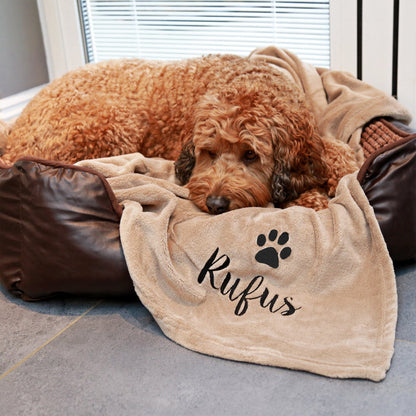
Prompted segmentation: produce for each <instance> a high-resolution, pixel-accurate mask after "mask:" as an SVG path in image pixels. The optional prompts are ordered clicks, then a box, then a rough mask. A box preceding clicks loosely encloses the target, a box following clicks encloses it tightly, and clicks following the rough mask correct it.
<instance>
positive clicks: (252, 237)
mask: <svg viewBox="0 0 416 416" xmlns="http://www.w3.org/2000/svg"><path fill="white" fill-rule="evenodd" d="M268 52H269V53H270V54H274V56H272V55H270V60H271V61H273V63H275V64H278V65H279V66H282V67H284V68H286V70H288V71H289V72H290V73H292V74H293V76H294V77H295V78H296V79H297V80H298V82H299V83H300V85H302V86H303V87H304V89H305V91H306V93H307V95H308V97H309V99H310V102H311V105H312V107H313V109H314V111H315V113H316V115H317V117H318V118H319V120H320V127H321V129H322V132H323V133H324V134H326V135H328V136H332V137H334V139H335V138H339V139H341V140H344V141H346V142H350V143H351V142H352V145H353V146H355V147H357V146H358V144H357V143H358V141H357V140H358V139H357V137H355V136H356V135H357V132H359V131H360V129H361V128H362V126H363V124H364V123H365V122H366V121H368V120H370V119H371V118H373V117H375V116H381V115H392V116H395V117H396V118H398V119H401V120H404V121H408V119H409V116H408V113H407V112H406V111H405V110H404V109H403V108H402V107H400V106H399V105H398V104H397V102H396V101H394V100H392V99H390V98H389V97H386V96H385V95H384V94H382V93H380V92H379V91H377V90H374V89H372V88H371V87H369V86H366V85H365V84H363V83H360V82H359V81H356V80H355V79H353V78H352V77H350V76H349V75H347V74H344V73H339V72H336V73H334V72H332V71H317V70H315V69H314V68H313V67H310V66H307V65H305V64H303V63H301V62H300V61H298V60H297V59H296V57H293V56H291V55H290V54H289V53H288V52H285V51H281V50H277V49H275V48H271V49H269V50H268ZM264 53H265V52H264V51H262V53H261V55H263V56H264ZM255 55H256V54H254V55H252V57H253V56H255ZM257 55H260V54H259V52H257ZM282 57H283V58H284V59H283V58H282ZM253 59H254V57H253ZM262 59H263V58H262ZM326 97H328V100H326ZM370 102H371V103H374V105H373V106H372V105H369V103H370ZM337 103H338V104H337ZM364 113H365V114H364ZM354 143H355V144H354ZM357 154H358V155H359V154H360V152H359V148H358V147H357ZM80 164H81V165H83V166H88V167H91V168H93V169H95V170H96V171H99V172H101V173H103V174H104V175H105V176H106V177H107V178H108V181H109V183H110V185H111V187H112V189H113V190H114V192H115V195H116V197H117V199H118V200H119V202H120V203H121V204H122V205H123V206H124V211H123V215H122V218H121V225H120V235H121V240H122V246H123V250H124V255H125V258H126V262H127V265H128V268H129V271H130V274H131V277H132V279H133V282H134V285H135V288H136V291H137V293H138V295H139V297H140V299H141V301H142V302H143V304H144V305H145V306H146V308H148V310H149V311H150V312H151V313H152V315H153V316H154V318H155V319H156V321H157V323H158V324H159V325H160V327H161V329H162V330H163V332H164V333H165V334H166V335H167V336H168V337H169V338H171V339H172V340H174V341H176V342H177V343H179V344H181V345H183V346H185V347H187V348H190V349H192V350H195V351H199V352H202V353H206V354H210V355H214V356H219V357H224V358H229V359H233V360H242V361H248V362H253V363H259V364H266V365H272V366H281V367H287V368H292V369H299V370H306V371H311V372H315V373H319V374H323V375H326V376H331V377H343V378H345V377H360V378H368V379H371V380H381V379H383V378H384V377H385V374H386V371H387V369H388V368H389V366H390V360H391V357H392V354H393V345H394V335H395V325H396V317H397V298H396V286H395V276H394V271H393V267H392V262H391V260H390V258H389V255H388V252H387V249H386V245H385V243H384V240H383V237H382V235H381V232H380V229H379V226H378V224H377V221H376V219H375V216H374V212H373V210H372V208H371V207H370V205H369V203H368V201H367V198H366V197H365V195H364V193H363V191H362V189H361V187H360V185H359V183H358V182H357V179H356V174H352V175H349V176H346V177H345V178H343V180H342V181H341V183H340V185H339V187H338V191H337V195H336V197H335V198H334V199H333V200H332V201H331V203H330V206H329V208H328V209H326V210H323V211H320V212H315V211H313V210H310V209H306V208H301V207H293V208H289V209H285V210H281V209H274V208H246V209H241V210H237V211H232V212H229V213H226V214H222V215H219V216H210V215H208V214H204V213H201V212H200V211H198V210H197V209H196V208H195V207H194V206H193V205H192V203H190V202H189V201H188V200H187V199H186V198H187V190H186V189H185V188H183V187H180V186H178V185H176V184H175V179H174V172H173V164H172V162H168V161H164V160H158V159H146V158H144V157H143V156H141V155H140V154H132V155H126V156H119V157H114V158H108V159H100V160H93V161H84V162H81V163H80ZM138 347H139V346H138Z"/></svg>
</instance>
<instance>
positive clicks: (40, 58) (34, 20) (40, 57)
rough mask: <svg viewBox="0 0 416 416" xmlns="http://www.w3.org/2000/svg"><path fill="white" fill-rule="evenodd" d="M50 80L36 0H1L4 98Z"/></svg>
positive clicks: (0, 56)
mask: <svg viewBox="0 0 416 416" xmlns="http://www.w3.org/2000/svg"><path fill="white" fill-rule="evenodd" d="M48 80H49V77H48V69H47V65H46V58H45V50H44V47H43V41H42V32H41V27H40V23H39V14H38V8H37V3H36V0H0V98H4V97H7V96H10V95H12V94H15V93H19V92H21V91H23V90H27V89H29V88H33V87H36V86H38V85H41V84H45V83H47V82H48Z"/></svg>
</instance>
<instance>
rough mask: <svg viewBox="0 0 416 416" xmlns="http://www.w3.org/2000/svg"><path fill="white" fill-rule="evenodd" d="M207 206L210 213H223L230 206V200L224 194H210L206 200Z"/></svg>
mask: <svg viewBox="0 0 416 416" xmlns="http://www.w3.org/2000/svg"><path fill="white" fill-rule="evenodd" d="M205 203H206V206H207V208H208V211H209V212H210V214H214V215H217V214H222V213H223V212H227V211H228V209H229V208H230V200H229V199H228V198H225V197H224V196H217V195H210V196H208V198H207V200H206V202H205Z"/></svg>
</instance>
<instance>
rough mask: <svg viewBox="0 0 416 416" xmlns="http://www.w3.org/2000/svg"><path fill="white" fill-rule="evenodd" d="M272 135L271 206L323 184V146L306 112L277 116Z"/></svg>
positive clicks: (325, 173)
mask: <svg viewBox="0 0 416 416" xmlns="http://www.w3.org/2000/svg"><path fill="white" fill-rule="evenodd" d="M272 136H273V156H274V160H275V165H274V171H273V175H272V183H271V188H272V201H273V203H274V205H275V206H280V205H281V204H282V203H283V202H288V201H291V200H294V199H296V198H297V197H298V196H299V195H300V194H301V193H303V192H305V191H306V190H309V189H312V188H316V187H320V186H322V185H323V184H324V183H325V182H326V181H327V176H328V173H327V172H328V169H327V166H326V164H325V162H324V159H323V157H322V155H323V152H324V144H323V142H322V139H321V137H320V136H319V134H318V133H317V130H316V127H315V123H314V120H313V117H312V115H311V114H310V113H309V111H307V110H304V111H303V110H298V111H296V112H287V113H286V114H282V113H280V116H279V122H278V123H276V124H275V127H273V129H272Z"/></svg>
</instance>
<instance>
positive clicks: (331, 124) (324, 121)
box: [249, 46, 412, 163]
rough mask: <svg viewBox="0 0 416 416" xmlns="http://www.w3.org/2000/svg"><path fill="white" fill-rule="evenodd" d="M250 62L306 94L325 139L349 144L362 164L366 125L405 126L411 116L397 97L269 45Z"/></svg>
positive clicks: (259, 51)
mask: <svg viewBox="0 0 416 416" xmlns="http://www.w3.org/2000/svg"><path fill="white" fill-rule="evenodd" d="M249 58H250V59H253V60H256V59H260V60H265V61H267V62H269V63H270V64H272V65H275V66H277V67H278V68H280V69H281V70H282V71H284V72H285V73H286V74H287V75H288V76H289V77H291V78H292V80H293V81H294V82H295V83H296V84H297V85H298V86H299V87H300V88H301V89H302V90H303V91H304V92H305V97H306V99H307V101H308V103H309V105H310V108H311V110H312V112H313V113H314V115H315V118H316V120H317V122H318V129H319V132H320V134H321V135H322V136H324V137H327V138H331V139H334V140H341V141H343V142H344V143H348V144H349V145H350V147H351V148H352V149H353V150H354V151H355V154H356V157H357V160H358V161H359V162H360V163H362V162H363V161H364V154H363V151H362V148H361V146H360V139H361V133H362V129H363V126H364V125H365V124H367V123H368V122H370V121H371V120H374V119H375V118H377V117H392V118H394V119H395V120H398V121H401V122H403V123H405V124H408V123H410V121H411V119H412V116H411V114H410V113H409V112H408V111H407V110H406V108H404V107H403V106H402V105H400V104H399V103H398V102H397V100H396V99H395V98H393V97H392V96H389V95H386V94H385V93H384V92H382V91H380V90H378V89H377V88H374V87H372V86H370V85H368V84H366V83H364V82H362V81H360V80H358V79H357V78H356V77H354V76H353V75H351V74H350V73H348V72H345V71H335V70H330V69H326V68H315V67H314V66H312V65H310V64H308V63H306V62H304V61H302V60H301V59H299V58H298V57H297V56H296V55H295V54H293V53H292V52H290V51H287V50H285V49H280V48H276V47H273V46H269V47H266V48H260V49H256V50H255V51H253V52H252V53H251V54H250V56H249Z"/></svg>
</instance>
